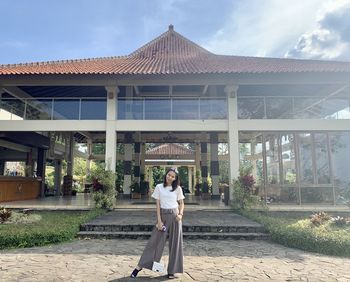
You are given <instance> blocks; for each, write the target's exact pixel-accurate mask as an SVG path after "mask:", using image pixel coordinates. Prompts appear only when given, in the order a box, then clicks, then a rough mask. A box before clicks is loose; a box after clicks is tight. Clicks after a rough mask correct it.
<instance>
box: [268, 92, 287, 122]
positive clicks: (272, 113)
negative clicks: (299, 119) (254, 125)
mask: <svg viewBox="0 0 350 282" xmlns="http://www.w3.org/2000/svg"><path fill="white" fill-rule="evenodd" d="M265 101H266V116H267V118H269V119H287V118H292V116H293V100H292V98H275V97H274V98H272V97H271V98H270V97H269V98H266V100H265Z"/></svg>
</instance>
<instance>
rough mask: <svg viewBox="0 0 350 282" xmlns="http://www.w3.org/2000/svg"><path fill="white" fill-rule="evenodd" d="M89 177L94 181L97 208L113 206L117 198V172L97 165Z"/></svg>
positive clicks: (94, 197)
mask: <svg viewBox="0 0 350 282" xmlns="http://www.w3.org/2000/svg"><path fill="white" fill-rule="evenodd" d="M89 178H90V179H91V181H92V187H93V199H94V201H95V206H96V208H102V209H111V208H113V205H114V201H115V198H116V190H115V178H116V175H115V173H114V172H112V171H110V170H105V169H104V168H103V167H97V168H96V169H94V170H93V171H92V172H91V175H90V177H89Z"/></svg>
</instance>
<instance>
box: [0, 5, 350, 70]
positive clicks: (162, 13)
mask: <svg viewBox="0 0 350 282" xmlns="http://www.w3.org/2000/svg"><path fill="white" fill-rule="evenodd" d="M0 11H1V17H0V36H1V37H0V38H1V40H0V64H9V63H25V62H36V61H51V60H64V59H79V58H94V57H106V56H120V55H127V54H129V53H131V52H133V51H134V50H135V49H137V48H139V47H141V46H142V45H143V44H145V43H147V42H148V41H150V40H152V39H154V38H155V37H157V36H158V35H160V34H161V33H163V32H165V31H166V30H167V29H168V25H169V24H173V25H174V27H175V30H176V31H177V32H179V33H181V34H182V35H184V36H185V37H187V38H188V39H190V40H192V41H194V42H196V43H197V44H199V45H201V46H203V47H204V48H206V49H208V50H209V51H211V52H214V53H217V54H228V55H239V56H262V57H280V58H284V57H289V58H304V59H326V60H329V59H331V60H344V61H350V0H215V1H212V0H30V1H28V0H1V1H0Z"/></svg>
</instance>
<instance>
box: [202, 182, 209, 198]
mask: <svg viewBox="0 0 350 282" xmlns="http://www.w3.org/2000/svg"><path fill="white" fill-rule="evenodd" d="M201 190H202V193H201V196H202V200H210V199H211V193H210V187H209V184H208V182H203V183H202V184H201Z"/></svg>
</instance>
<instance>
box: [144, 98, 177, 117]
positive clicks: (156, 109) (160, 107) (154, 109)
mask: <svg viewBox="0 0 350 282" xmlns="http://www.w3.org/2000/svg"><path fill="white" fill-rule="evenodd" d="M170 107H171V105H170V100H169V99H147V100H145V119H146V120H147V119H150V120H158V119H166V120H170V114H171V113H170V111H171V108H170Z"/></svg>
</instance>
